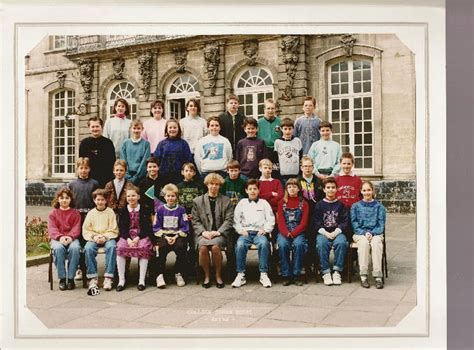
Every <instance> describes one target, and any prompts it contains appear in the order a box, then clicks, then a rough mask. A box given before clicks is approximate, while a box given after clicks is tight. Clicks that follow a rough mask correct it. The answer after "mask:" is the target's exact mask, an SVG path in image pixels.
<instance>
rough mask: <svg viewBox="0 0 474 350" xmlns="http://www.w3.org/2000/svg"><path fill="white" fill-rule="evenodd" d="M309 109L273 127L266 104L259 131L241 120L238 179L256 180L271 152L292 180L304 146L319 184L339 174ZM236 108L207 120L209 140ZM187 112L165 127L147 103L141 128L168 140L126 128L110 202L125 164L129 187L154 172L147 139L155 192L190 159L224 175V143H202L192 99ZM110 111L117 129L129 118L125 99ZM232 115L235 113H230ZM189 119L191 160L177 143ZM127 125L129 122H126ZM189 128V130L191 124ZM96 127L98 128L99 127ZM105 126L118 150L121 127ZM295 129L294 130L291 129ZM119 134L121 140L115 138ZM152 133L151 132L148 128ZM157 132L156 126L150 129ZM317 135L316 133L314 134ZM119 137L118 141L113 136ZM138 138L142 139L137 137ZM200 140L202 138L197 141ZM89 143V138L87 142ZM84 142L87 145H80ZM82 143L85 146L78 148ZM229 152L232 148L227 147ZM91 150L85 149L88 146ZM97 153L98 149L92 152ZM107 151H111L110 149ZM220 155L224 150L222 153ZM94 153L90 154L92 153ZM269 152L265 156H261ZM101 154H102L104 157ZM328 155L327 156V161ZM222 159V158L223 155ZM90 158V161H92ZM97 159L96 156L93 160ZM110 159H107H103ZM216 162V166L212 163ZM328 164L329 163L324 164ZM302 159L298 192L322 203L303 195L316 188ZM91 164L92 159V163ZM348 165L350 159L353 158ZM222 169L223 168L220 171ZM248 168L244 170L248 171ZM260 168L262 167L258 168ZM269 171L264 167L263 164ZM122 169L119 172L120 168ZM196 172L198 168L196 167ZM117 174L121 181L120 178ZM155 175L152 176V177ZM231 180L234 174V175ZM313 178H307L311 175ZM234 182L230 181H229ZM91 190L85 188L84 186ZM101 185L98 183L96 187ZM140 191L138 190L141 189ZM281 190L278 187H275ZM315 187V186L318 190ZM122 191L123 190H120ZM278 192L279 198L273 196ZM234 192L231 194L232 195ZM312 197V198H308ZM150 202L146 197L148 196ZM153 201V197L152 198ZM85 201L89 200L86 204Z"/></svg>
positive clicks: (336, 151) (333, 151)
mask: <svg viewBox="0 0 474 350" xmlns="http://www.w3.org/2000/svg"><path fill="white" fill-rule="evenodd" d="M314 107H315V101H314V99H313V98H310V97H308V98H305V101H304V105H303V110H304V112H305V114H304V115H303V116H301V117H300V118H298V119H297V121H296V123H295V125H293V121H292V120H291V119H289V118H285V119H284V120H283V121H281V123H280V125H281V126H280V125H278V122H279V120H278V119H279V118H277V117H275V116H274V113H275V103H274V102H273V101H272V100H267V101H266V102H265V118H262V119H260V120H259V122H258V126H257V125H256V124H257V123H256V121H255V120H254V119H253V118H245V119H243V120H244V122H243V130H244V131H245V133H246V134H247V138H246V139H243V140H239V141H238V143H237V148H236V153H237V154H239V155H240V157H239V158H240V159H241V162H242V163H243V164H244V165H246V167H245V169H244V171H243V172H245V173H246V174H243V176H242V177H243V178H246V177H247V176H246V175H249V176H251V177H255V174H256V171H255V165H256V164H259V162H258V160H259V159H261V158H263V157H265V156H266V155H267V154H268V155H269V156H270V157H271V156H272V154H273V158H275V157H274V154H275V153H276V154H277V155H278V159H279V163H280V173H281V175H282V177H283V178H284V179H286V178H289V177H291V176H295V175H297V174H298V172H299V169H298V163H299V158H300V156H301V153H303V152H304V147H306V148H307V145H308V144H311V146H310V148H309V152H308V153H309V154H310V155H312V158H311V159H312V161H313V162H314V163H316V164H317V166H316V167H315V168H316V169H315V174H316V176H317V178H318V179H319V180H322V179H324V178H325V177H327V176H329V175H334V174H336V173H337V170H338V162H337V161H336V162H334V159H336V160H337V159H338V156H339V155H340V152H341V151H340V146H339V145H338V144H337V143H336V142H334V141H332V140H330V139H329V138H330V133H331V125H330V124H329V123H326V122H321V121H320V119H319V118H317V117H315V116H314V113H313V112H314ZM237 108H238V100H237V99H236V98H232V97H231V98H229V101H228V111H227V112H226V113H225V115H221V116H219V117H218V118H209V120H208V122H207V126H208V129H209V131H210V135H208V136H209V137H211V136H212V137H219V136H220V135H219V131H220V127H221V123H222V124H224V125H226V128H227V129H229V125H230V124H229V123H228V121H227V122H226V117H229V116H230V117H231V118H232V117H237V116H238V113H237ZM187 110H188V112H189V114H190V115H189V116H188V117H187V118H185V119H183V120H181V122H180V123H179V124H178V122H176V121H174V120H169V121H167V122H164V119H163V118H162V115H163V112H164V106H163V103H162V102H161V101H155V102H154V103H153V104H152V108H151V112H150V114H151V115H152V116H153V118H152V119H150V120H149V121H147V122H146V123H145V124H146V125H147V123H148V122H150V121H153V123H156V122H158V123H159V125H164V126H165V131H164V135H165V136H166V137H167V139H165V140H162V141H163V142H161V141H159V140H158V139H157V138H158V137H159V134H160V133H159V132H155V133H153V132H151V131H150V128H147V127H145V130H143V125H142V124H141V122H140V121H134V122H132V123H129V125H130V126H129V127H130V128H131V130H132V137H131V138H130V139H126V140H125V141H123V143H122V146H121V153H120V157H122V158H125V159H127V161H126V164H125V167H124V166H123V164H121V165H122V166H120V164H119V165H116V166H114V175H115V179H114V180H113V184H111V183H108V184H107V185H108V186H109V190H110V192H111V193H112V197H113V196H114V195H115V196H117V194H118V193H123V192H122V190H121V188H122V187H123V186H124V184H123V182H124V180H123V174H121V173H122V172H123V168H125V169H127V164H128V165H129V167H128V169H127V173H126V174H125V177H126V178H128V179H130V180H131V181H132V182H133V183H135V184H136V183H137V182H139V180H140V178H141V177H142V176H143V174H144V172H145V166H146V168H147V170H148V166H151V167H153V166H154V164H153V162H147V161H146V160H147V159H148V158H147V156H148V155H149V154H150V150H152V149H153V145H151V144H150V146H149V147H147V146H148V145H149V142H148V141H147V140H145V138H149V139H150V142H153V143H154V144H156V143H157V142H158V145H160V144H161V145H162V147H158V146H157V147H156V149H155V152H154V154H155V155H156V156H157V157H158V159H161V160H162V162H161V163H163V160H164V163H165V164H166V167H165V169H163V166H162V167H161V169H160V184H161V185H158V186H156V187H161V186H162V185H163V184H165V183H167V182H168V181H174V182H176V179H179V178H181V175H182V171H181V169H180V164H182V163H184V162H186V161H189V160H192V158H194V160H195V162H196V164H198V163H199V164H201V163H200V160H201V159H202V160H203V161H204V162H206V161H207V163H210V164H212V163H214V164H216V163H220V164H221V165H220V169H221V170H219V169H213V168H212V167H211V168H208V169H203V168H200V169H199V170H200V172H201V173H203V174H204V175H205V174H206V173H207V172H206V171H204V170H210V171H220V172H221V173H223V171H224V169H225V165H226V163H227V164H231V163H232V162H231V161H230V158H231V156H230V154H231V153H230V152H229V143H230V142H229V141H228V140H227V139H226V138H224V137H222V136H221V142H207V143H206V142H205V141H206V140H204V142H201V141H202V140H203V139H206V137H202V136H203V135H205V133H206V130H205V128H204V127H203V122H204V125H205V121H204V119H203V118H200V117H199V116H198V113H199V111H200V106H199V102H198V101H196V100H190V101H189V102H188V104H187ZM114 111H115V112H116V118H111V119H110V120H109V121H112V120H114V119H117V121H118V122H117V124H118V125H122V124H123V123H122V122H124V121H125V120H127V119H126V118H125V117H124V116H126V115H128V114H129V106H128V104H127V102H126V101H125V100H117V101H116V103H115V106H114ZM232 112H234V113H235V114H232ZM92 119H94V118H91V120H90V121H89V128H90V130H91V135H92V136H91V138H98V137H97V135H98V134H99V136H101V135H100V129H101V126H102V123H101V120H100V119H99V120H92ZM187 119H190V121H189V126H191V127H186V130H192V131H193V132H192V133H191V134H192V135H190V136H189V138H190V140H192V141H190V143H189V145H191V144H192V146H193V148H194V149H193V150H194V151H195V154H194V157H192V154H191V151H190V148H189V146H188V144H187V142H186V141H184V140H182V139H181V137H180V136H181V128H180V124H181V125H186V120H187ZM109 121H108V122H109ZM129 122H130V121H129ZM192 123H194V124H195V125H194V127H193V124H192ZM273 123H277V124H275V127H274V128H272V127H270V128H268V125H266V124H269V125H272V124H273ZM98 124H99V125H98ZM109 125H110V124H107V123H106V126H105V128H104V129H105V130H107V135H110V137H111V138H112V139H113V143H117V148H119V147H118V145H119V144H120V140H121V139H122V140H123V135H124V133H125V131H124V130H125V129H126V128H125V127H120V128H119V127H113V126H109ZM316 125H318V127H319V130H320V132H315V127H316ZM233 126H234V127H236V128H237V124H234V125H233ZM294 126H295V127H294ZM118 129H121V130H122V131H123V132H122V135H121V136H120V135H118V134H120V132H119V131H120V130H118ZM151 129H153V128H151ZM277 129H281V131H282V132H283V136H282V138H281V139H277V138H276V135H278V132H276V130H277ZM153 130H155V131H156V127H155V128H154V129H153ZM257 130H258V135H259V136H260V137H262V138H264V139H265V146H267V147H262V144H263V141H262V140H260V139H257V138H256V134H257ZM316 130H317V129H316ZM224 133H227V134H228V133H229V132H228V130H227V131H224ZM238 134H239V133H238V130H237V131H235V130H234V133H233V136H234V139H233V140H234V141H235V140H236V138H235V137H236V135H238ZM319 134H321V136H322V139H321V140H320V141H319V142H314V143H311V142H308V140H311V139H317V138H318V136H319ZM117 135H118V136H117ZM293 135H299V136H300V137H301V138H302V139H303V140H304V142H301V141H300V140H299V138H297V137H294V136H293ZM140 136H141V137H140ZM200 137H201V138H200ZM89 139H90V138H89ZM84 141H86V140H84ZM272 141H273V148H274V152H272V151H271V146H272ZM83 144H84V145H83ZM87 144H88V143H87V142H83V143H81V149H83V148H86V147H85V146H86V145H87ZM83 146H84V147H83ZM231 147H232V145H231ZM89 148H90V147H89ZM96 148H100V147H96ZM109 149H110V147H109ZM201 149H203V150H204V153H203V154H200V153H199V152H201ZM224 150H225V151H224ZM94 151H95V152H94ZM97 151H98V150H97V149H96V150H92V151H90V152H89V154H92V155H97V154H98V153H100V152H97ZM265 152H268V153H265ZM80 153H86V152H81V151H80ZM103 153H104V154H105V153H107V152H103ZM109 153H110V152H109ZM328 154H329V157H328V156H327V155H328ZM224 155H225V156H224ZM92 158H93V159H94V157H92ZM96 158H97V157H96ZM105 158H107V157H102V159H103V160H105ZM108 158H109V159H108V160H110V159H111V158H112V157H108ZM95 160H96V164H100V165H104V162H102V163H101V162H97V159H95ZM216 160H217V162H216ZM328 160H329V161H328ZM304 162H305V160H304V159H303V164H302V170H303V176H302V177H303V179H302V180H301V185H303V193H306V194H307V197H308V199H310V200H313V201H315V200H317V199H321V197H322V195H321V194H322V191H321V190H320V191H318V192H316V195H314V193H312V191H311V190H308V184H309V189H311V186H313V188H315V187H316V184H315V183H314V182H312V180H311V181H310V182H308V181H307V180H308V177H305V176H304V167H305V166H306V165H305V164H304ZM91 163H92V160H91ZM159 163H160V162H159V161H158V162H157V164H156V167H158V164H159ZM352 163H353V159H352ZM223 165H224V166H223ZM247 165H249V166H247ZM295 165H296V166H295ZM263 166H264V167H265V166H266V165H265V164H263ZM267 167H268V165H267ZM120 168H122V169H120ZM198 168H199V167H198ZM227 170H228V171H229V174H230V175H232V168H231V167H228V168H227ZM148 172H149V173H152V174H151V178H150V179H151V180H152V182H154V183H155V184H156V182H157V181H156V178H155V179H153V172H152V171H151V172H150V171H148ZM121 175H122V178H121V177H120V176H121ZM155 176H156V175H155ZM234 177H235V175H234ZM311 177H312V175H311ZM79 178H80V179H79V180H81V176H79ZM98 178H100V179H101V180H102V183H103V177H100V176H98ZM147 179H148V177H147V178H145V179H143V181H145V182H146V180H147ZM229 180H232V176H231V177H230V179H229ZM261 180H263V181H266V180H267V181H268V180H270V181H269V184H270V185H271V183H272V182H273V183H275V181H273V180H274V179H265V177H264V176H262V178H261ZM303 180H304V181H303ZM125 181H127V180H125ZM143 181H142V182H143ZM234 182H235V179H234ZM89 186H90V184H89ZM99 186H100V184H99ZM141 187H142V186H141ZM280 187H281V186H280ZM318 187H319V188H320V186H318ZM124 188H126V187H124ZM76 192H82V193H90V191H86V192H84V191H83V190H81V189H79V190H77V191H76ZM266 192H267V191H262V193H266ZM278 192H280V193H278ZM281 192H282V191H281V188H280V190H278V186H276V187H275V191H269V194H270V196H269V198H268V199H269V201H270V203H272V202H273V203H272V204H273V209H274V210H275V209H276V206H277V203H278V199H279V196H280V197H281ZM145 193H146V191H144V192H142V197H147V195H144V194H145ZM234 193H236V192H235V191H234ZM311 196H313V197H311ZM148 197H149V195H148ZM152 197H153V196H152ZM89 202H90V200H89ZM121 202H122V203H121V206H123V202H124V199H123V198H122V199H121ZM110 203H114V201H113V200H110ZM90 207H91V205H90V203H89V205H88V208H80V209H81V210H82V213H83V215H82V221H83V219H84V213H85V212H86V211H87V210H88V209H90Z"/></svg>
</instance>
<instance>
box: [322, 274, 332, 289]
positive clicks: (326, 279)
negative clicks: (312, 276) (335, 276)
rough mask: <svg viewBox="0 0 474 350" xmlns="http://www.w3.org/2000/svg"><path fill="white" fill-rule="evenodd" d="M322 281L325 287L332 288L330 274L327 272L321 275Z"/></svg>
mask: <svg viewBox="0 0 474 350" xmlns="http://www.w3.org/2000/svg"><path fill="white" fill-rule="evenodd" d="M323 281H324V284H325V285H326V286H332V285H333V281H332V278H331V274H330V273H329V272H328V273H325V274H324V275H323Z"/></svg>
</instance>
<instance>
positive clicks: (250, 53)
mask: <svg viewBox="0 0 474 350" xmlns="http://www.w3.org/2000/svg"><path fill="white" fill-rule="evenodd" d="M244 55H245V57H246V59H247V65H249V66H255V64H256V63H257V56H258V41H257V40H247V41H245V42H244Z"/></svg>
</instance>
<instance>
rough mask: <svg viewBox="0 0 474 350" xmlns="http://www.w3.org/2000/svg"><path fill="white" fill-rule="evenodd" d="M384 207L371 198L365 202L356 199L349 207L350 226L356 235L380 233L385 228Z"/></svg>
mask: <svg viewBox="0 0 474 350" xmlns="http://www.w3.org/2000/svg"><path fill="white" fill-rule="evenodd" d="M385 217H386V212H385V207H384V206H383V205H382V204H380V202H378V201H376V200H373V201H371V202H366V201H364V200H361V201H358V202H357V203H355V204H353V205H352V207H351V222H352V228H353V229H354V233H355V234H356V235H365V233H366V232H370V233H371V234H372V235H374V236H376V235H380V234H382V233H384V230H385Z"/></svg>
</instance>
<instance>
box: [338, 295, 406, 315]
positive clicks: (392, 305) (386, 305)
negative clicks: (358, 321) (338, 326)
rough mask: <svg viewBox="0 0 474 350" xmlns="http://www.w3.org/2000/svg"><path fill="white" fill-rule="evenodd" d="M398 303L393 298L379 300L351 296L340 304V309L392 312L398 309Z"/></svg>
mask: <svg viewBox="0 0 474 350" xmlns="http://www.w3.org/2000/svg"><path fill="white" fill-rule="evenodd" d="M397 306H398V303H397V302H395V301H391V300H378V299H369V298H356V297H353V298H352V297H351V298H348V299H346V300H344V301H343V302H342V303H341V304H339V305H338V307H339V308H340V309H344V310H355V311H369V312H392V311H393V310H395V309H396V307H397Z"/></svg>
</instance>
